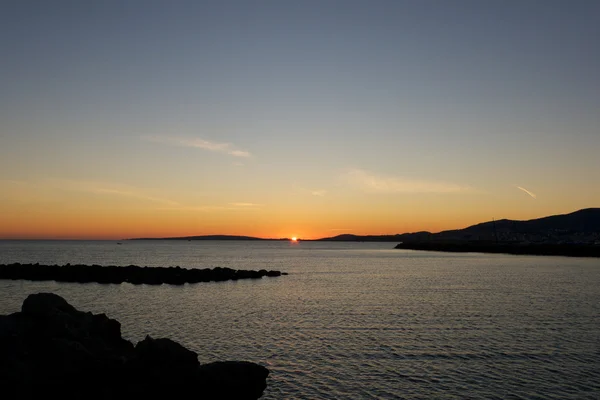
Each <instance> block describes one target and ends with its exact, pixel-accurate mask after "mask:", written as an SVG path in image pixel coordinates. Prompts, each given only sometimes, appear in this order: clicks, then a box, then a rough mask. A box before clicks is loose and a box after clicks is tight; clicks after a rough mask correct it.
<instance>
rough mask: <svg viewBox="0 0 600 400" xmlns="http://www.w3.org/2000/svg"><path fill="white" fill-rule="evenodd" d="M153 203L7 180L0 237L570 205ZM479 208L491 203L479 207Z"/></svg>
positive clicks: (485, 217)
mask: <svg viewBox="0 0 600 400" xmlns="http://www.w3.org/2000/svg"><path fill="white" fill-rule="evenodd" d="M1 184H2V182H0V185H1ZM9 186H10V185H9ZM96 189H98V188H96ZM9 193H11V194H12V195H11V196H8V194H9ZM123 193H126V194H125V195H124V194H123ZM332 198H333V199H332ZM148 199H150V200H148ZM157 199H158V198H157V197H153V196H142V195H138V194H136V195H133V194H132V192H117V191H109V190H106V189H103V190H89V189H88V188H87V187H86V188H85V190H73V189H72V188H69V189H68V190H64V189H63V188H56V187H49V186H47V185H44V184H40V185H35V184H34V185H24V184H15V183H14V182H13V183H12V192H9V191H7V190H5V191H4V196H3V197H2V198H0V239H106V240H114V239H116V240H119V239H126V238H135V237H173V236H195V235H213V234H224V235H245V236H256V237H262V238H290V237H293V236H296V237H298V238H304V239H316V238H322V237H330V236H336V235H339V234H342V233H353V234H359V235H380V234H397V233H406V232H416V231H422V230H427V231H430V232H439V231H441V230H447V229H458V228H464V227H466V226H469V225H472V224H476V223H479V222H484V221H489V220H491V219H492V218H495V219H501V218H509V219H521V220H522V219H531V218H538V217H543V216H547V215H551V214H559V213H568V212H572V211H575V210H576V208H575V207H573V206H577V205H576V204H575V205H573V206H570V207H569V205H568V203H567V204H565V205H564V206H562V207H560V202H558V203H556V201H555V202H552V203H550V204H548V202H545V201H544V200H540V199H539V198H538V199H533V198H531V197H529V196H527V195H526V194H524V193H523V192H522V191H520V190H516V189H515V190H509V191H507V193H505V195H504V196H501V197H498V196H497V195H496V196H493V195H491V194H489V193H470V194H448V195H430V194H410V195H391V196H390V195H381V194H372V193H369V194H362V195H361V194H359V193H355V194H354V195H352V196H348V195H338V196H334V195H333V194H332V193H330V194H329V195H328V196H327V197H326V196H310V195H309V196H301V195H298V197H297V198H296V199H295V200H294V199H288V200H287V201H286V202H284V203H265V204H261V203H235V202H228V203H226V202H222V203H220V204H222V205H216V206H209V207H206V206H203V207H190V206H182V205H181V204H180V203H177V202H172V203H168V202H165V201H163V200H160V201H157ZM265 200H266V199H265ZM555 200H560V199H555ZM485 203H491V204H488V207H486V208H483V207H482V204H485ZM583 204H584V203H583V202H582V207H580V208H583ZM557 205H558V207H557ZM491 209H495V210H494V212H492V211H490V210H491Z"/></svg>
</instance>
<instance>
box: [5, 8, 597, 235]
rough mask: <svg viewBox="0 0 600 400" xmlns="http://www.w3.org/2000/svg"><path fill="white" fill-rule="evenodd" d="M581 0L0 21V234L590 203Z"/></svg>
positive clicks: (45, 11) (592, 48)
mask: <svg viewBox="0 0 600 400" xmlns="http://www.w3.org/2000/svg"><path fill="white" fill-rule="evenodd" d="M599 38H600V1H595V0H590V1H584V0H573V1H566V0H565V1H551V0H540V1H529V0H519V1H478V0H473V1H460V0H449V1H442V0H436V1H430V0H414V1H401V0H392V1H367V0H364V1H350V0H346V1H333V0H319V1H310V0H302V1H292V0H273V1H261V0H254V1H250V0H248V1H246V0H244V1H226V0H225V1H166V0H165V1H147V0H144V1H123V0H120V1H109V0H103V1H93V2H92V1H75V0H73V1H27V0H22V1H19V0H15V1H11V0H9V1H4V2H2V5H1V9H0V49H1V62H0V238H126V237H140V236H143V237H148V236H154V237H163V236H184V235H203V234H234V235H237V234H239V235H253V236H261V237H291V236H298V237H303V238H316V237H323V236H334V235H337V234H340V233H356V234H393V233H403V232H411V231H419V230H429V231H440V230H444V229H452V228H462V227H465V226H468V225H471V224H474V223H478V222H482V221H488V220H491V219H492V218H495V219H500V218H510V219H530V218H537V217H542V216H546V215H551V214H561V213H568V212H572V211H575V210H577V209H580V208H587V207H598V206H600V42H599Z"/></svg>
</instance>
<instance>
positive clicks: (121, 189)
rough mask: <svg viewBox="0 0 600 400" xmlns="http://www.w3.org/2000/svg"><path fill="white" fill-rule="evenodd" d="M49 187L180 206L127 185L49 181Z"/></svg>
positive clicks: (61, 180)
mask: <svg viewBox="0 0 600 400" xmlns="http://www.w3.org/2000/svg"><path fill="white" fill-rule="evenodd" d="M47 182H48V184H49V186H51V187H54V188H57V189H63V190H72V191H78V192H86V193H94V194H101V195H111V196H119V197H129V198H133V199H137V200H143V201H148V202H152V203H157V204H162V205H166V206H172V207H176V206H180V204H179V203H178V202H176V201H173V200H170V199H166V198H163V197H157V196H152V195H150V194H148V193H147V192H146V191H145V190H144V189H140V188H136V187H133V186H129V185H123V184H119V183H110V182H95V181H73V180H64V179H51V180H48V181H47Z"/></svg>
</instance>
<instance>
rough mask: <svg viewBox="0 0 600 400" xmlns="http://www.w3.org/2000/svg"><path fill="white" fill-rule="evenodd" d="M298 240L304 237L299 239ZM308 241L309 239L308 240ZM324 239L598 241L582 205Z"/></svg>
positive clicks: (593, 220)
mask: <svg viewBox="0 0 600 400" xmlns="http://www.w3.org/2000/svg"><path fill="white" fill-rule="evenodd" d="M131 240H190V241H191V240H289V239H287V238H281V239H264V238H258V237H252V236H234V235H203V236H183V237H166V238H136V239H131ZM300 240H301V241H306V240H304V239H300ZM308 241H311V240H308ZM314 241H324V242H403V243H422V242H502V243H547V244H548V243H549V244H551V243H557V244H558V243H582V244H593V243H600V208H586V209H583V210H579V211H575V212H572V213H570V214H562V215H552V216H549V217H543V218H537V219H531V220H527V221H516V220H509V219H501V220H498V221H488V222H482V223H480V224H476V225H472V226H469V227H467V228H464V229H455V230H448V231H443V232H439V233H431V232H426V231H422V232H414V233H403V234H395V235H354V234H350V233H345V234H341V235H337V236H333V237H326V238H322V239H315V240H314Z"/></svg>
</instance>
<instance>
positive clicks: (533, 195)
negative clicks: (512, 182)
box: [517, 186, 537, 199]
mask: <svg viewBox="0 0 600 400" xmlns="http://www.w3.org/2000/svg"><path fill="white" fill-rule="evenodd" d="M517 189H521V190H522V191H524V192H525V193H527V194H528V195H530V196H531V197H533V198H534V199H537V196H536V195H535V193H531V192H530V191H529V190H527V189H525V188H522V187H521V186H517Z"/></svg>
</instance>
